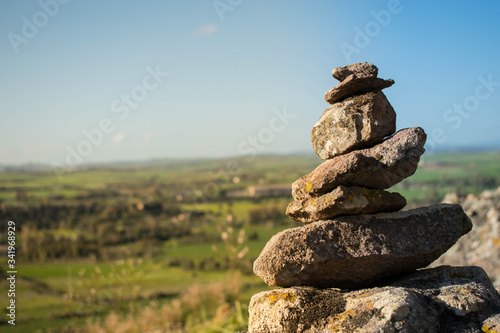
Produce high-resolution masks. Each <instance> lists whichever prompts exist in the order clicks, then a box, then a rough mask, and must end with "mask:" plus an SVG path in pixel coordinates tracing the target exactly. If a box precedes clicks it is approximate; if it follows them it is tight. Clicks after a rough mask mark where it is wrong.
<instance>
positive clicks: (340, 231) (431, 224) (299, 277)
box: [253, 204, 472, 288]
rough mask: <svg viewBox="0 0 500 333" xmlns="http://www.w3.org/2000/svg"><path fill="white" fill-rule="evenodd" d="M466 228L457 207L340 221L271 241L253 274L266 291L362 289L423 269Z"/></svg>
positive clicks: (284, 234) (287, 232) (301, 229)
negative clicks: (278, 289) (306, 288)
mask: <svg viewBox="0 0 500 333" xmlns="http://www.w3.org/2000/svg"><path fill="white" fill-rule="evenodd" d="M471 227H472V224H471V221H470V219H469V218H468V217H467V215H465V213H464V212H463V210H462V207H461V206H459V205H447V204H440V205H434V206H430V207H422V208H417V209H413V210H409V211H405V212H396V213H381V214H374V215H359V216H343V217H338V218H335V219H333V220H326V221H318V222H315V223H311V224H308V225H305V226H303V227H298V228H292V229H287V230H284V231H281V232H280V233H278V234H276V235H274V236H273V237H272V238H271V240H270V241H269V242H268V243H267V244H266V246H265V247H264V249H263V250H262V253H261V254H260V256H259V257H258V258H257V260H256V261H255V262H254V268H253V270H254V273H255V274H256V275H257V276H259V277H260V278H262V279H263V280H264V282H266V283H267V284H268V285H270V286H281V287H290V286H304V285H307V286H314V287H337V288H360V287H366V286H370V285H373V284H374V283H375V282H376V281H377V280H379V279H382V278H384V277H387V276H390V275H393V274H398V273H402V272H408V271H411V270H415V269H418V268H422V267H425V266H427V265H429V264H430V263H431V262H433V261H434V260H436V259H437V258H438V257H439V256H440V255H441V254H443V253H444V252H445V251H446V250H448V248H450V247H451V246H452V245H453V244H454V243H455V242H456V241H457V240H458V239H459V238H460V237H461V236H462V235H464V234H466V233H467V232H469V231H470V229H471Z"/></svg>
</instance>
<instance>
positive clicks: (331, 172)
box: [292, 127, 426, 200]
mask: <svg viewBox="0 0 500 333" xmlns="http://www.w3.org/2000/svg"><path fill="white" fill-rule="evenodd" d="M425 139H426V135H425V132H424V130H423V129H422V128H420V127H413V128H407V129H403V130H401V131H399V132H397V133H396V134H394V135H393V136H392V137H391V138H389V139H387V140H385V141H383V142H381V143H379V144H378V145H376V146H374V147H372V148H368V149H362V150H356V151H353V152H350V153H349V154H345V155H341V156H337V157H334V158H333V159H331V160H328V161H325V162H324V163H322V164H321V165H320V166H318V167H317V168H316V170H314V171H313V172H311V173H310V174H308V175H306V176H303V177H302V178H300V179H298V180H297V181H295V182H294V183H293V184H292V195H293V197H294V198H295V199H296V200H301V199H306V198H310V197H317V196H320V195H323V194H325V193H328V192H330V191H332V190H333V189H334V188H336V187H337V186H339V185H345V186H353V185H355V186H362V187H368V188H375V189H386V188H389V187H391V186H393V185H395V184H397V183H398V182H400V181H402V180H403V179H405V178H407V177H409V176H411V175H412V174H413V173H414V172H415V170H417V166H418V162H419V160H420V156H421V155H422V154H423V153H424V148H423V147H424V143H425Z"/></svg>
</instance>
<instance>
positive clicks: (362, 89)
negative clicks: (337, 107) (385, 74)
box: [325, 73, 394, 104]
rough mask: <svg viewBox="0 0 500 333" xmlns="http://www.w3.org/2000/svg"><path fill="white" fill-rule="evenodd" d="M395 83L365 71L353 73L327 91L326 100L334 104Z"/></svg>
mask: <svg viewBox="0 0 500 333" xmlns="http://www.w3.org/2000/svg"><path fill="white" fill-rule="evenodd" d="M393 84H394V80H384V79H381V78H378V77H376V76H373V75H367V74H364V73H359V74H351V75H349V76H348V77H346V78H345V80H343V81H342V82H340V83H339V84H338V85H336V86H335V87H333V88H332V89H330V90H328V91H327V92H326V93H325V101H327V102H328V103H330V104H333V103H335V102H338V101H341V100H343V99H346V98H348V97H351V96H354V95H359V94H363V93H367V92H369V91H379V90H382V89H385V88H388V87H390V86H392V85H393Z"/></svg>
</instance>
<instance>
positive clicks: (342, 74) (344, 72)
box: [332, 62, 378, 82]
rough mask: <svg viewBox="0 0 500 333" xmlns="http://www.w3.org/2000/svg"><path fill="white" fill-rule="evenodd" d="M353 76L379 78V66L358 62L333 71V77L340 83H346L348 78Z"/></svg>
mask: <svg viewBox="0 0 500 333" xmlns="http://www.w3.org/2000/svg"><path fill="white" fill-rule="evenodd" d="M352 74H366V75H371V76H377V75H378V68H377V66H375V65H373V64H370V63H367V62H358V63H355V64H352V65H349V66H344V67H336V68H334V69H333V70H332V76H333V77H334V78H336V79H337V80H339V81H340V82H342V81H344V80H345V79H346V78H347V77H348V76H350V75H352Z"/></svg>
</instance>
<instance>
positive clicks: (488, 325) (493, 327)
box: [481, 314, 500, 333]
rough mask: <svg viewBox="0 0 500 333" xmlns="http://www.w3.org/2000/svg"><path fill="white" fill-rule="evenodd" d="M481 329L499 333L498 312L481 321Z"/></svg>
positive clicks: (487, 332) (490, 332)
mask: <svg viewBox="0 0 500 333" xmlns="http://www.w3.org/2000/svg"><path fill="white" fill-rule="evenodd" d="M481 331H482V332H486V333H500V314H495V315H493V316H491V317H490V318H488V319H486V320H485V321H483V325H482V326H481Z"/></svg>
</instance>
